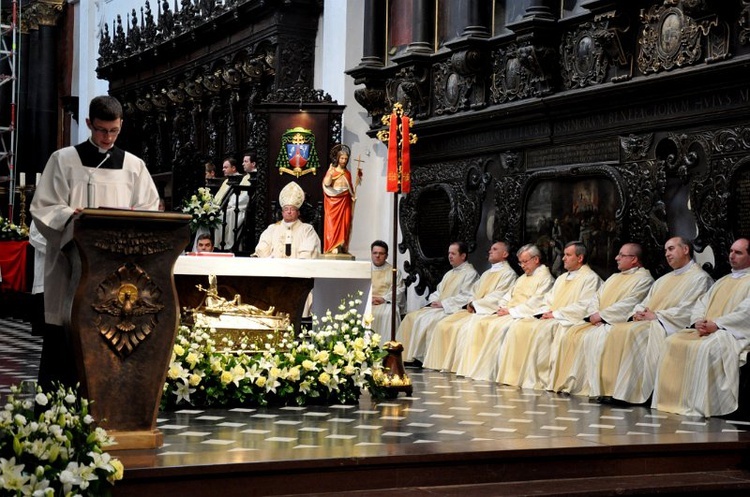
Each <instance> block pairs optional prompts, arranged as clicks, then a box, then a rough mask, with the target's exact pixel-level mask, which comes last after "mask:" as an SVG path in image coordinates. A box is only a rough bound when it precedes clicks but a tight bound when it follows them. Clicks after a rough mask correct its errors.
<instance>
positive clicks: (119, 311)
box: [91, 262, 164, 357]
mask: <svg viewBox="0 0 750 497" xmlns="http://www.w3.org/2000/svg"><path fill="white" fill-rule="evenodd" d="M91 307H92V308H93V309H94V310H95V311H96V312H97V316H96V318H95V319H94V325H95V326H96V328H97V329H98V330H99V333H100V334H101V335H102V337H103V338H104V339H105V340H106V341H107V343H108V345H109V346H110V347H112V349H114V351H115V352H116V353H117V354H118V355H120V357H126V356H128V355H130V354H131V353H132V352H133V351H134V350H135V349H136V347H138V345H140V343H141V342H142V341H143V340H145V339H146V337H148V336H149V335H150V334H151V332H152V331H153V330H154V327H155V326H156V323H157V322H158V316H159V313H160V312H161V310H162V309H164V299H163V298H162V291H161V289H160V288H159V287H158V286H157V285H156V284H155V283H154V282H153V281H152V279H151V277H150V276H149V275H148V274H147V273H146V271H144V270H143V269H142V268H141V267H139V266H138V265H136V264H133V263H131V262H127V263H125V264H123V265H122V266H120V267H119V268H118V269H117V270H116V271H115V272H114V273H112V274H110V275H109V276H107V277H106V278H105V279H104V281H102V282H101V283H99V286H98V287H97V289H96V297H95V299H94V301H93V302H92V303H91Z"/></svg>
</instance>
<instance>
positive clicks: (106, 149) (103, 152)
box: [89, 136, 114, 154]
mask: <svg viewBox="0 0 750 497" xmlns="http://www.w3.org/2000/svg"><path fill="white" fill-rule="evenodd" d="M89 143H91V144H92V145H93V146H94V147H95V148H96V149H97V150H98V151H99V153H100V154H106V153H107V152H109V151H110V150H112V147H114V145H112V147H109V148H102V147H100V146H99V145H97V144H96V143H94V140H92V139H91V137H90V136H89Z"/></svg>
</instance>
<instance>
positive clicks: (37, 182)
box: [34, 173, 42, 185]
mask: <svg viewBox="0 0 750 497" xmlns="http://www.w3.org/2000/svg"><path fill="white" fill-rule="evenodd" d="M40 181H42V173H36V183H34V184H35V185H38V184H39V182H40Z"/></svg>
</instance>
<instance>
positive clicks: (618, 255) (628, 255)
mask: <svg viewBox="0 0 750 497" xmlns="http://www.w3.org/2000/svg"><path fill="white" fill-rule="evenodd" d="M617 257H635V256H634V255H630V254H617Z"/></svg>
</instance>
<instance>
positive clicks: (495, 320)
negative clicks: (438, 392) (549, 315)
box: [446, 244, 555, 380]
mask: <svg viewBox="0 0 750 497" xmlns="http://www.w3.org/2000/svg"><path fill="white" fill-rule="evenodd" d="M516 255H517V256H518V263H519V264H520V265H521V269H522V270H523V274H522V275H521V277H520V278H518V279H517V280H516V283H515V284H514V285H513V288H512V289H511V290H510V291H509V292H508V293H506V294H505V295H503V297H502V298H501V299H500V303H499V304H498V307H497V309H496V310H495V313H494V314H492V315H491V316H488V317H487V318H479V319H476V320H472V321H471V322H470V323H467V324H466V325H464V326H463V327H462V328H461V330H460V331H459V332H458V338H457V339H456V347H455V349H456V350H455V359H454V363H453V364H451V365H450V367H449V368H446V369H448V370H449V371H455V372H456V374H458V375H460V376H470V377H472V378H474V377H476V378H482V379H487V380H489V379H490V378H494V373H495V371H496V369H497V368H496V365H497V352H498V350H499V349H500V345H502V342H503V338H505V332H506V331H507V330H508V328H509V327H510V325H511V324H513V323H514V322H515V321H516V320H518V319H522V318H525V317H531V316H533V315H534V311H535V310H536V309H537V308H538V307H539V305H540V304H541V302H542V301H543V300H544V296H545V294H546V293H547V292H548V291H549V289H550V288H552V284H553V283H554V281H555V280H554V278H553V277H552V275H551V274H550V272H549V269H548V268H547V266H545V265H544V264H542V254H541V252H540V251H539V248H538V247H537V246H536V245H533V244H528V245H524V246H523V247H521V248H520V249H519V250H518V252H517V254H516Z"/></svg>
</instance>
